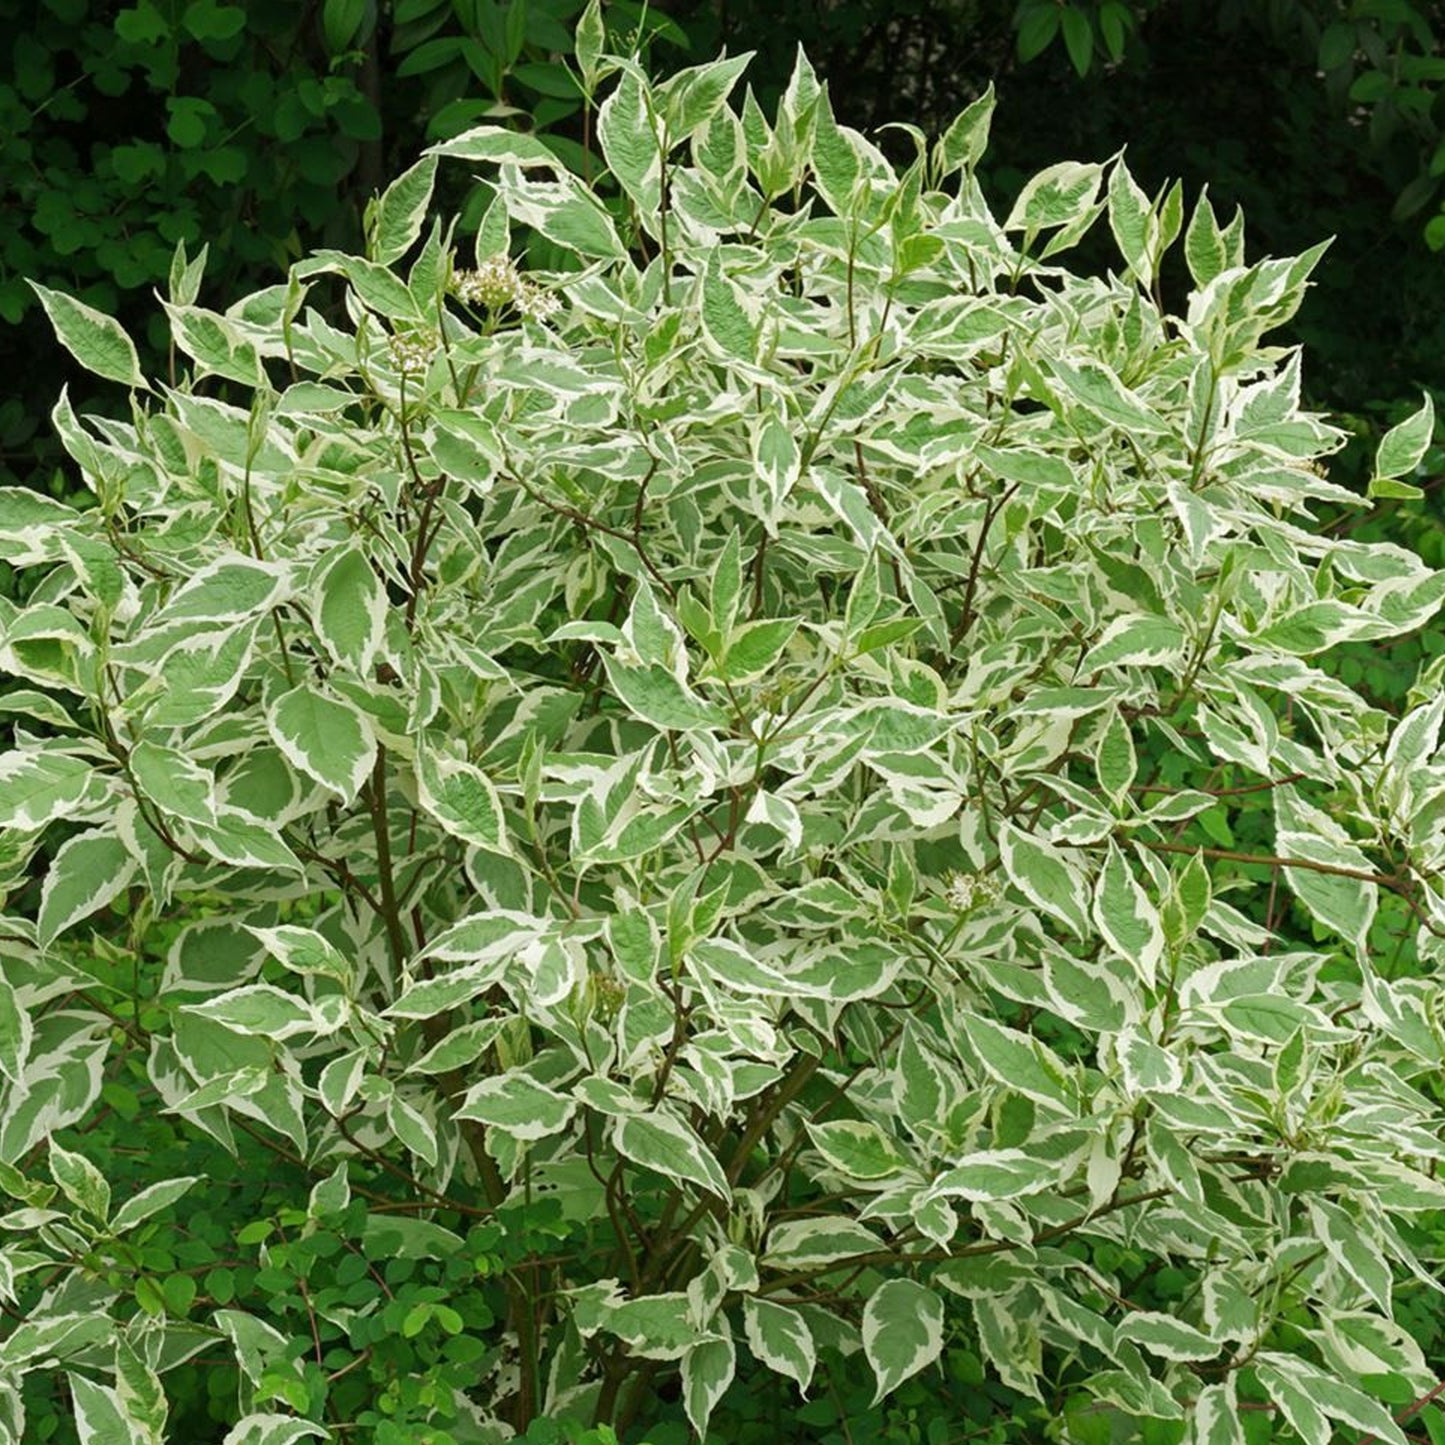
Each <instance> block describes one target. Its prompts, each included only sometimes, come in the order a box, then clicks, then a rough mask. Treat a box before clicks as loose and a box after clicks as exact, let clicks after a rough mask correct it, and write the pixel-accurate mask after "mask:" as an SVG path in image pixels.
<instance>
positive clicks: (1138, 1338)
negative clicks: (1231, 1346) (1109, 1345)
mask: <svg viewBox="0 0 1445 1445" xmlns="http://www.w3.org/2000/svg"><path fill="white" fill-rule="evenodd" d="M1118 1338H1119V1339H1121V1340H1132V1341H1133V1342H1134V1343H1135V1344H1136V1345H1142V1346H1143V1347H1144V1349H1146V1350H1148V1351H1149V1353H1150V1354H1152V1355H1158V1356H1159V1358H1160V1359H1163V1360H1212V1359H1214V1358H1215V1356H1216V1355H1218V1354H1219V1349H1220V1346H1219V1342H1218V1341H1217V1340H1213V1339H1211V1338H1210V1337H1209V1336H1208V1335H1206V1334H1205V1333H1204V1332H1203V1331H1202V1330H1197V1329H1195V1327H1194V1326H1193V1325H1190V1324H1186V1323H1185V1322H1184V1321H1183V1320H1180V1319H1176V1318H1175V1317H1174V1316H1173V1315H1166V1314H1161V1313H1159V1312H1158V1311H1156V1310H1131V1311H1130V1312H1129V1313H1128V1315H1126V1316H1125V1318H1124V1322H1123V1323H1122V1324H1121V1325H1120V1326H1119V1333H1118Z"/></svg>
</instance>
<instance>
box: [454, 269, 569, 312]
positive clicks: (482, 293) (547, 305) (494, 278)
mask: <svg viewBox="0 0 1445 1445" xmlns="http://www.w3.org/2000/svg"><path fill="white" fill-rule="evenodd" d="M452 290H453V292H455V294H456V295H457V297H458V298H459V299H460V300H462V301H465V302H466V303H467V304H468V305H469V306H485V307H486V308H487V310H488V311H500V310H501V309H502V308H503V307H504V306H512V307H515V308H516V309H517V310H518V311H519V312H521V314H522V315H523V316H526V317H528V318H530V319H531V320H533V321H545V320H546V319H547V317H549V316H551V315H552V314H553V313H554V312H555V311H556V310H557V309H558V307H559V305H560V304H561V303H560V302H559V301H558V300H557V298H556V297H555V296H553V295H552V294H551V293H550V292H547V291H543V290H542V289H541V287H539V286H535V285H533V284H532V282H530V281H528V280H527V279H526V277H524V276H523V275H522V274H521V273H520V272H519V271H518V270H517V267H516V265H515V264H514V263H513V261H512V259H511V258H510V257H509V256H489V257H488V258H487V259H486V260H485V261H483V262H482V264H481V265H480V266H478V267H477V268H476V269H475V270H461V271H453V272H452Z"/></svg>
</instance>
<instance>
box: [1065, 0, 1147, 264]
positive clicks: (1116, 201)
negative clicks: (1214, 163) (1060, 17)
mask: <svg viewBox="0 0 1445 1445" xmlns="http://www.w3.org/2000/svg"><path fill="white" fill-rule="evenodd" d="M1069 13H1070V14H1077V13H1078V12H1077V11H1074V10H1070V11H1069ZM1064 29H1065V36H1066V38H1067V34H1068V25H1067V22H1066V23H1065V27H1064ZM1081 73H1082V72H1081ZM1153 220H1154V216H1153V209H1152V208H1151V206H1150V205H1149V198H1148V197H1147V196H1146V195H1145V194H1144V192H1143V191H1142V190H1141V189H1140V188H1139V186H1138V184H1137V183H1136V181H1135V180H1134V177H1133V176H1131V175H1130V174H1129V170H1128V167H1126V166H1125V164H1124V162H1123V160H1122V159H1121V160H1118V161H1116V162H1115V163H1114V167H1113V169H1112V170H1111V171H1110V172H1109V228H1110V230H1112V231H1113V233H1114V240H1115V241H1116V242H1117V243H1118V246H1119V253H1120V255H1122V256H1123V258H1124V260H1125V261H1126V262H1127V263H1128V266H1129V269H1130V270H1131V271H1132V272H1133V273H1134V275H1135V276H1136V277H1137V278H1138V280H1139V284H1140V285H1142V286H1145V287H1147V286H1149V285H1151V284H1152V282H1153V278H1154V257H1153V255H1152V254H1151V252H1152V243H1153V240H1154V225H1153Z"/></svg>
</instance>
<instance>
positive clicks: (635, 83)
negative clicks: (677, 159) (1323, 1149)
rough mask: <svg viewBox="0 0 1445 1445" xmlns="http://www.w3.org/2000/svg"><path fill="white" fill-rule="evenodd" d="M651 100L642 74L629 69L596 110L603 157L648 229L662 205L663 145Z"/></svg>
mask: <svg viewBox="0 0 1445 1445" xmlns="http://www.w3.org/2000/svg"><path fill="white" fill-rule="evenodd" d="M650 102H651V97H650V95H649V93H648V89H647V87H646V85H645V84H644V82H643V81H642V79H641V77H639V76H638V74H637V73H636V71H634V70H632V69H628V70H626V71H624V72H623V74H622V78H621V79H620V80H619V82H618V84H617V88H616V89H615V90H614V91H613V92H612V94H611V95H609V96H608V97H607V99H606V100H604V101H603V102H602V105H601V108H600V109H599V110H598V112H597V139H598V141H599V143H600V144H601V147H602V155H603V158H604V159H605V160H606V162H607V167H608V169H609V170H610V171H611V172H612V174H613V175H614V176H615V177H616V178H617V183H618V185H620V186H621V187H622V189H623V190H624V191H625V192H626V193H627V195H628V196H629V197H630V198H631V200H632V204H633V205H634V206H636V207H637V210H638V212H639V214H640V215H641V217H642V220H643V223H644V225H648V226H649V229H651V226H650V224H649V223H651V222H652V221H653V218H654V217H655V216H656V213H657V211H658V208H659V207H660V206H661V204H662V147H661V144H660V142H659V138H658V134H657V121H656V119H655V117H654V115H653V113H652V106H651V103H650Z"/></svg>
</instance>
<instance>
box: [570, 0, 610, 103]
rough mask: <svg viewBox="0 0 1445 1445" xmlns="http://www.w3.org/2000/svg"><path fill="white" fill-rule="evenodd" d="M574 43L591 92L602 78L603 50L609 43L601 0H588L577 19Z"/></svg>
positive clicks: (578, 66) (579, 66)
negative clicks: (603, 20)
mask: <svg viewBox="0 0 1445 1445" xmlns="http://www.w3.org/2000/svg"><path fill="white" fill-rule="evenodd" d="M573 43H574V44H575V46H576V54H577V68H578V69H579V70H580V71H581V72H582V79H583V83H584V84H585V85H586V87H587V89H588V91H589V92H590V91H592V90H594V89H595V88H596V86H597V82H598V80H599V79H600V78H601V64H602V51H603V47H604V46H605V45H606V44H607V31H606V28H605V27H604V25H603V23H602V4H601V0H587V6H586V8H585V9H584V10H583V11H582V14H581V15H580V16H579V17H578V19H577V27H576V30H575V31H574V33H573Z"/></svg>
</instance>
